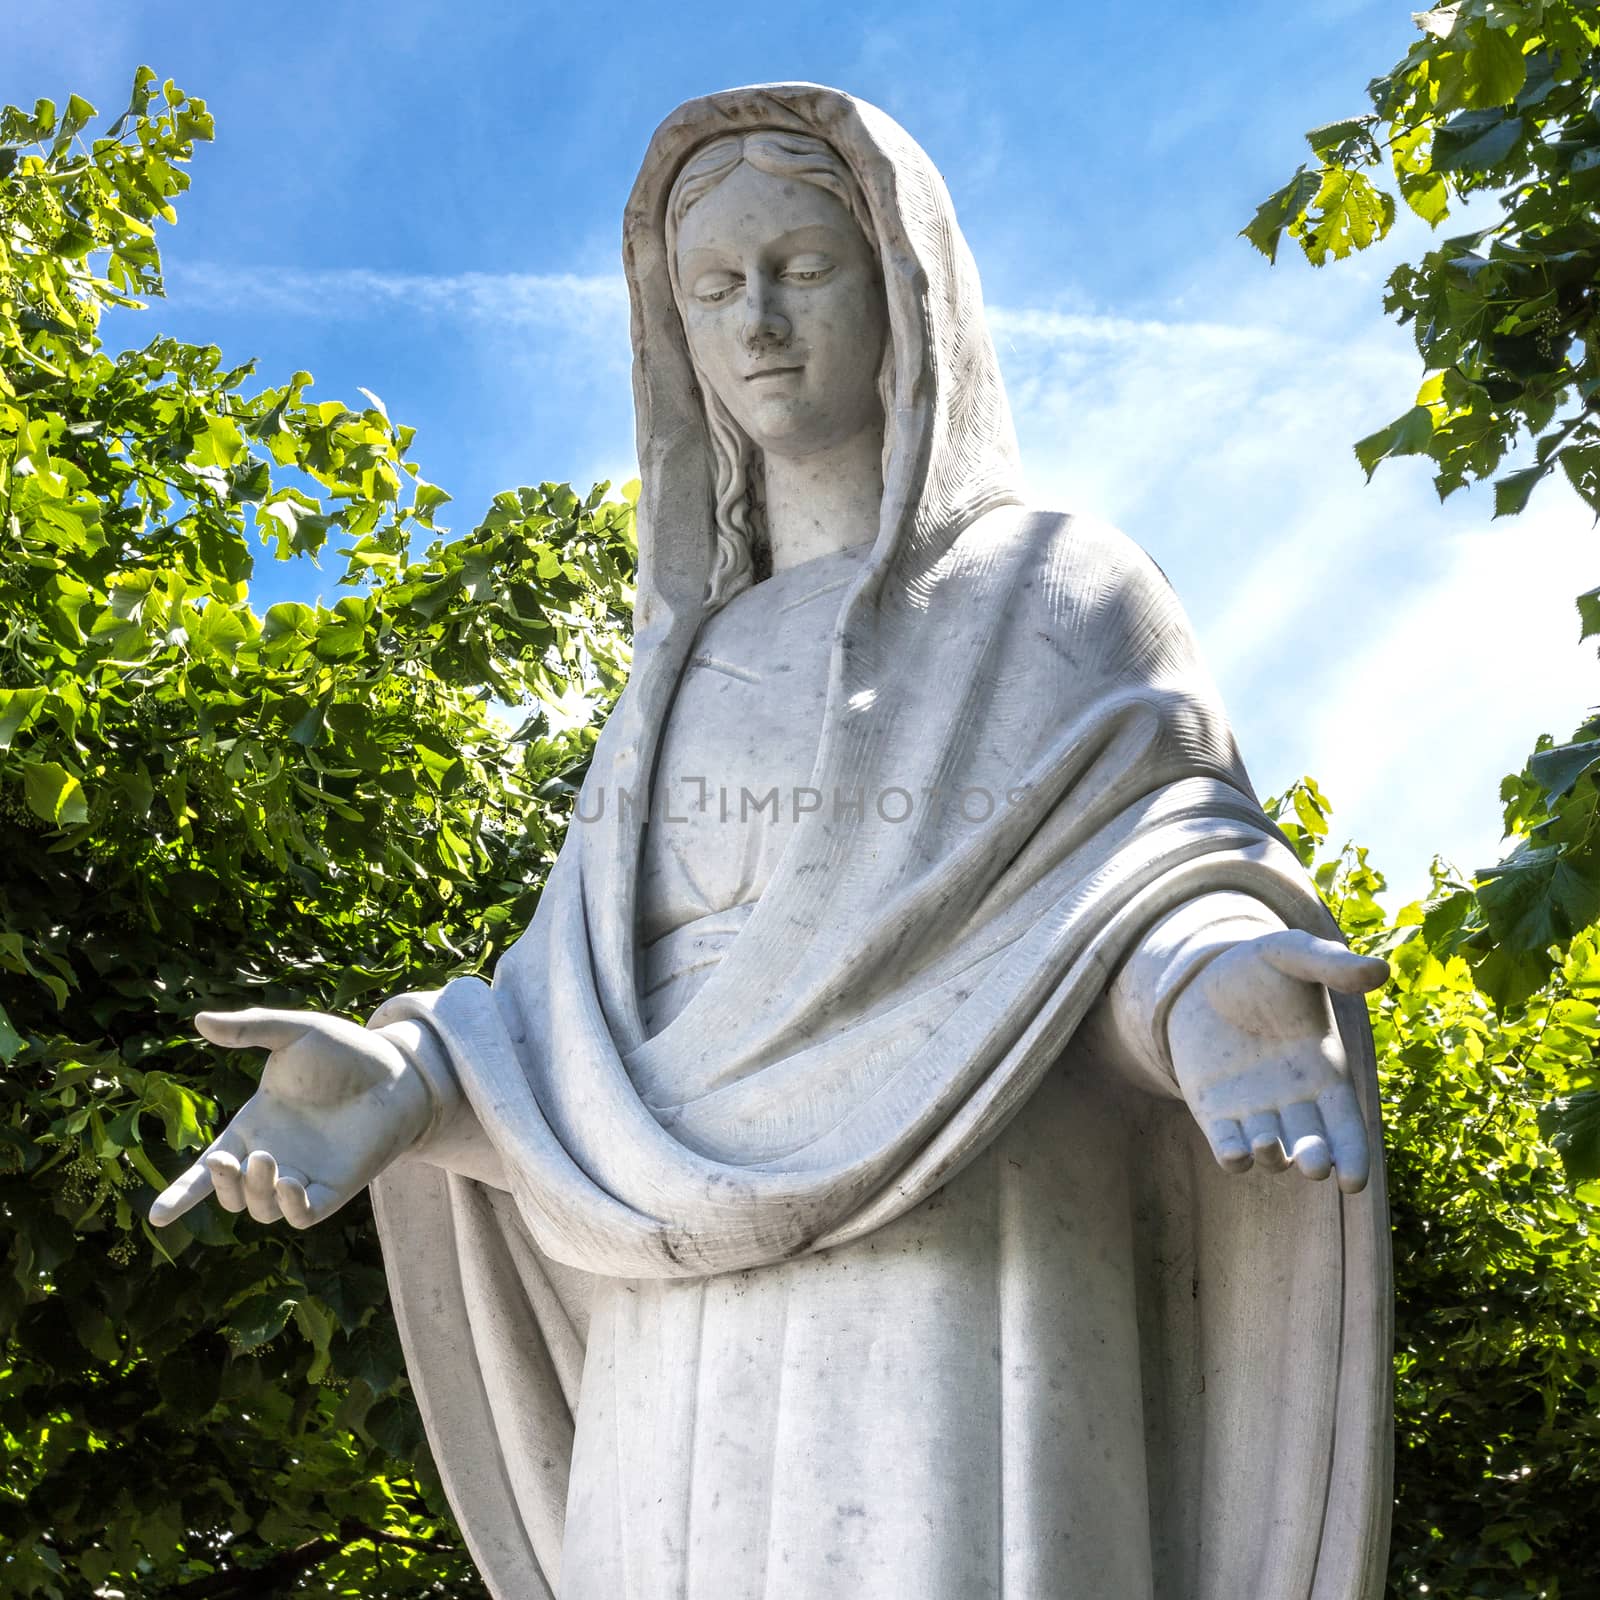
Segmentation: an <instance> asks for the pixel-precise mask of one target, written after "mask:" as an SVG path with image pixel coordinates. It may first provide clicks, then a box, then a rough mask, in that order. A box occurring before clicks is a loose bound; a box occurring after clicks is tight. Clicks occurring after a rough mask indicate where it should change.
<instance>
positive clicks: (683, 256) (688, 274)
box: [678, 163, 888, 456]
mask: <svg viewBox="0 0 1600 1600" xmlns="http://www.w3.org/2000/svg"><path fill="white" fill-rule="evenodd" d="M678 281H679V283H680V284H681V286H682V290H683V301H684V327H685V331H686V332H687V334H688V338H689V352H690V354H691V355H692V356H693V358H694V364H695V367H696V368H697V369H698V372H699V375H700V380H701V382H702V383H705V384H708V385H709V386H710V388H711V390H712V392H713V393H714V394H715V395H716V396H717V398H718V399H719V400H721V401H722V403H723V404H724V405H725V406H726V407H727V408H728V410H729V411H730V412H732V414H733V417H734V420H735V421H736V422H737V423H738V424H739V426H740V427H741V428H743V429H744V431H745V432H746V433H747V434H749V436H750V437H751V439H752V440H753V441H754V442H755V443H756V445H758V446H759V447H760V448H761V449H762V450H764V451H768V452H770V453H772V454H774V455H779V456H807V455H812V454H814V453H815V452H817V451H819V450H826V449H829V448H830V447H832V446H834V445H838V444H842V443H844V442H845V441H846V440H848V439H851V438H854V437H855V435H856V434H858V433H859V432H860V431H861V430H862V429H863V428H866V427H869V426H873V425H875V424H880V423H881V422H882V418H883V407H882V402H881V401H880V400H879V398H878V368H879V365H880V363H881V361H882V357H883V345H884V340H885V338H886V337H887V334H888V310H887V306H886V304H885V301H884V293H883V284H882V282H881V280H880V278H879V276H878V269H877V264H876V262H875V261H874V259H873V255H872V250H871V247H870V246H869V245H868V243H867V241H866V239H865V238H864V237H863V235H862V232H861V229H860V228H859V227H858V226H857V224H856V221H855V218H854V217H852V216H851V215H850V211H849V208H848V207H847V206H845V204H844V203H843V202H842V201H840V200H837V199H835V198H834V196H833V195H831V194H829V193H828V192H827V191H826V190H825V189H819V188H817V187H816V186H815V185H814V184H810V183H804V182H800V181H798V180H796V179H789V178H775V177H772V176H771V175H770V174H768V173H765V172H762V171H760V170H758V169H757V168H755V167H753V166H750V165H749V164H748V163H746V164H742V165H740V166H739V167H736V168H735V169H734V171H733V172H732V173H731V174H730V175H729V176H728V177H726V178H724V179H723V181H722V182H721V183H719V184H718V185H717V186H716V188H714V189H712V190H711V191H710V193H708V194H705V195H703V196H702V197H701V198H700V199H699V200H697V201H696V202H695V204H694V205H692V206H691V207H690V208H689V212H688V215H687V216H685V217H684V219H683V224H682V226H681V227H680V228H679V230H678Z"/></svg>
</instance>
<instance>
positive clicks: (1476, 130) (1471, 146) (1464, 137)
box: [1433, 111, 1527, 176]
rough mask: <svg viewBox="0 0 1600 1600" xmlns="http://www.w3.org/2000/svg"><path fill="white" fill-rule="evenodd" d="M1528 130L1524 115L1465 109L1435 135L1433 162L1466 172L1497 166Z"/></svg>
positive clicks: (1446, 169)
mask: <svg viewBox="0 0 1600 1600" xmlns="http://www.w3.org/2000/svg"><path fill="white" fill-rule="evenodd" d="M1526 132H1527V125H1526V124H1525V123H1524V122H1523V120H1522V118H1520V117H1516V116H1508V115H1507V114H1506V113H1504V112H1502V111H1463V112H1461V113H1459V115H1457V116H1454V117H1452V118H1451V119H1450V121H1449V122H1447V123H1446V124H1445V125H1444V126H1443V127H1442V128H1440V129H1439V131H1438V132H1437V133H1436V134H1435V135H1434V140H1433V165H1434V168H1435V169H1436V170H1437V171H1439V172H1459V173H1464V174H1467V175H1469V176H1470V175H1475V174H1478V173H1484V172H1488V171H1489V170H1490V169H1491V168H1494V167H1497V166H1499V165H1500V163H1501V162H1502V161H1504V160H1505V159H1506V157H1507V156H1509V155H1510V154H1511V152H1512V151H1513V150H1514V149H1515V148H1516V147H1517V145H1518V144H1519V143H1520V142H1521V140H1522V137H1523V135H1524V134H1525V133H1526Z"/></svg>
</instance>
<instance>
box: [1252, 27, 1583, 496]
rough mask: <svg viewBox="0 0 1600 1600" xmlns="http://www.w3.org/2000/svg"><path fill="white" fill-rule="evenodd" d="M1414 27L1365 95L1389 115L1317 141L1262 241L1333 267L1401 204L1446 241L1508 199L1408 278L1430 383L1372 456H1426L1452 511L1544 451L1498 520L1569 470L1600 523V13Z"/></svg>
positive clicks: (1367, 454) (1407, 294)
mask: <svg viewBox="0 0 1600 1600" xmlns="http://www.w3.org/2000/svg"><path fill="white" fill-rule="evenodd" d="M1415 20H1416V24H1417V27H1418V28H1419V29H1420V31H1421V37H1420V38H1419V39H1418V40H1417V41H1416V43H1414V44H1413V45H1412V46H1411V48H1410V49H1409V50H1408V51H1407V52H1406V55H1405V58H1404V60H1402V61H1401V62H1399V63H1398V64H1397V65H1396V66H1394V67H1393V68H1391V69H1390V70H1389V71H1388V72H1387V73H1385V74H1384V75H1383V76H1382V77H1379V78H1374V79H1373V80H1372V82H1371V83H1370V84H1368V85H1367V97H1368V100H1369V102H1370V104H1371V107H1372V109H1371V110H1370V111H1366V112H1362V113H1361V114H1359V115H1357V116H1353V117H1346V118H1344V119H1343V120H1341V121H1338V122H1330V123H1328V124H1326V125H1325V126H1323V127H1320V128H1314V129H1312V130H1311V132H1310V133H1308V134H1307V135H1306V139H1307V141H1308V143H1309V144H1310V146H1311V151H1312V155H1313V157H1314V162H1313V163H1303V164H1302V165H1301V166H1300V167H1299V168H1297V169H1296V171H1295V174H1294V176H1293V177H1292V178H1291V179H1290V180H1289V181H1288V183H1286V184H1285V185H1284V186H1283V187H1282V188H1281V189H1279V190H1278V191H1277V192H1276V193H1275V194H1273V195H1272V196H1271V197H1270V198H1268V199H1267V200H1266V201H1264V202H1263V203H1262V205H1261V206H1260V208H1259V209H1258V210H1257V212H1256V215H1255V218H1254V220H1253V221H1252V222H1251V223H1250V224H1249V226H1248V227H1246V228H1245V230H1244V233H1245V236H1246V237H1247V238H1248V239H1249V240H1250V241H1251V242H1252V243H1253V244H1254V245H1255V246H1256V247H1257V248H1258V249H1259V250H1261V251H1262V252H1264V253H1265V254H1266V255H1267V256H1268V257H1269V259H1276V256H1277V251H1278V248H1279V245H1280V244H1281V242H1282V239H1283V236H1284V235H1285V234H1287V235H1288V236H1289V237H1290V238H1291V239H1293V240H1294V241H1295V242H1296V243H1297V244H1298V245H1299V246H1300V248H1301V249H1302V250H1303V251H1304V253H1305V255H1306V257H1307V259H1308V260H1310V261H1311V262H1312V264H1313V265H1315V266H1321V265H1322V264H1323V263H1324V262H1326V261H1328V260H1329V259H1333V260H1338V259H1341V258H1343V257H1346V256H1348V255H1350V254H1352V253H1353V252H1355V251H1358V250H1365V249H1367V248H1368V247H1369V246H1370V245H1372V244H1373V243H1375V242H1376V241H1377V240H1379V239H1381V238H1383V236H1384V235H1385V234H1387V233H1388V231H1389V228H1390V226H1391V225H1392V224H1393V222H1394V218H1395V214H1396V202H1395V192H1398V194H1399V196H1400V199H1401V200H1403V201H1404V202H1405V204H1406V205H1407V206H1409V207H1410V208H1411V210H1413V211H1414V212H1415V213H1416V214H1417V215H1418V216H1419V217H1421V218H1422V219H1423V220H1424V221H1425V222H1427V223H1428V224H1429V225H1430V226H1432V227H1437V226H1438V225H1439V224H1440V223H1442V222H1444V221H1445V220H1446V219H1447V218H1448V217H1449V216H1450V214H1451V208H1452V206H1458V205H1460V204H1461V203H1462V202H1464V201H1467V200H1469V199H1473V198H1476V197H1480V196H1481V197H1484V198H1485V199H1488V198H1490V197H1493V199H1494V200H1496V201H1497V202H1498V209H1499V215H1498V216H1497V217H1496V218H1495V219H1494V220H1492V221H1490V222H1488V223H1486V224H1485V225H1484V226H1482V227H1478V228H1474V229H1473V230H1472V231H1471V232H1469V233H1464V234H1460V235H1457V236H1455V237H1453V238H1449V239H1446V240H1445V241H1444V242H1443V243H1442V244H1440V245H1438V246H1437V247H1436V248H1434V249H1432V250H1430V251H1429V252H1428V253H1427V254H1426V255H1425V256H1424V257H1423V258H1422V260H1421V261H1420V262H1417V263H1415V264H1406V265H1402V266H1400V267H1398V268H1397V269H1396V270H1395V272H1394V274H1393V275H1392V276H1391V277H1390V279H1389V292H1388V296H1387V298H1386V299H1385V301H1384V308H1385V310H1387V311H1389V312H1390V313H1392V314H1393V315H1394V316H1396V317H1398V318H1399V320H1400V321H1401V322H1402V323H1408V324H1410V326H1411V328H1412V330H1413V332H1414V333H1415V336H1416V343H1417V350H1418V352H1419V353H1420V354H1421V356H1422V360H1423V365H1424V368H1425V370H1426V377H1425V378H1424V381H1423V384H1422V387H1421V389H1420V390H1419V391H1418V393H1417V397H1416V403H1415V404H1414V405H1413V406H1412V407H1411V408H1410V409H1409V410H1407V411H1406V412H1404V413H1403V414H1402V415H1401V416H1399V417H1398V418H1396V420H1395V421H1394V422H1392V423H1390V424H1389V426H1388V427H1386V428H1382V429H1380V430H1379V431H1378V432H1376V433H1374V434H1373V435H1371V437H1369V438H1366V439H1363V440H1362V441H1361V442H1360V443H1359V444H1358V445H1357V446H1356V454H1357V456H1358V457H1359V459H1360V461H1361V464H1362V466H1363V467H1365V468H1366V470H1367V473H1368V475H1369V476H1370V475H1371V473H1372V472H1373V470H1374V469H1375V468H1376V467H1377V465H1378V464H1379V462H1381V461H1384V460H1387V459H1389V458H1390V457H1393V456H1403V455H1425V456H1428V457H1430V458H1431V459H1432V460H1433V462H1434V464H1435V466H1436V468H1437V471H1436V473H1435V476H1434V483H1435V484H1436V486H1437V487H1438V490H1439V493H1440V495H1441V497H1443V496H1446V495H1450V494H1452V493H1454V492H1455V491H1456V490H1457V489H1459V488H1461V487H1462V486H1463V485H1464V484H1467V483H1470V482H1474V481H1479V480H1486V479H1488V478H1490V477H1492V476H1493V474H1494V473H1495V472H1496V471H1497V470H1498V468H1499V467H1500V465H1501V463H1502V461H1503V460H1504V459H1505V456H1506V454H1507V452H1508V451H1509V450H1510V449H1511V448H1512V447H1513V446H1514V445H1515V444H1517V443H1518V442H1519V441H1522V442H1532V443H1534V446H1535V448H1534V461H1533V463H1532V464H1531V465H1528V466H1525V467H1521V468H1519V469H1518V470H1516V471H1514V472H1510V473H1508V474H1506V475H1505V476H1503V477H1501V478H1500V479H1499V480H1498V481H1497V482H1496V483H1495V514H1496V515H1497V516H1504V515H1507V514H1509V513H1512V512H1516V511H1520V510H1521V509H1522V508H1523V507H1524V506H1525V505H1526V504H1527V502H1528V497H1529V495H1530V494H1532V492H1533V489H1534V487H1535V485H1536V484H1537V483H1538V482H1539V481H1540V480H1541V479H1542V478H1544V477H1546V476H1548V475H1549V474H1550V473H1552V472H1554V471H1555V470H1556V469H1557V468H1558V467H1559V468H1560V470H1561V472H1562V473H1563V474H1564V475H1565V477H1566V478H1567V480H1568V481H1569V482H1570V483H1571V485H1572V487H1573V488H1574V489H1576V490H1577V491H1578V493H1579V494H1580V495H1582V496H1583V498H1584V499H1585V500H1586V501H1587V502H1588V504H1589V505H1590V506H1591V507H1592V508H1593V509H1594V511H1595V512H1596V514H1597V515H1600V349H1597V348H1596V334H1597V331H1600V103H1597V95H1600V5H1597V4H1596V3H1595V0H1453V3H1450V4H1444V5H1436V6H1435V7H1434V8H1433V9H1432V10H1430V11H1422V12H1418V13H1416V18H1415ZM1385 168H1387V171H1388V177H1387V179H1385V178H1384V176H1383V174H1384V170H1385ZM1391 185H1392V187H1391Z"/></svg>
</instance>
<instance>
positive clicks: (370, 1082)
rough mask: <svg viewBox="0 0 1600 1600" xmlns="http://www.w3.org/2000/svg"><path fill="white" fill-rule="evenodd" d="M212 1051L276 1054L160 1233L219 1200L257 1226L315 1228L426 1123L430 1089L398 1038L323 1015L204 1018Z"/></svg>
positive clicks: (179, 1193) (181, 1184)
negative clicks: (210, 1199)
mask: <svg viewBox="0 0 1600 1600" xmlns="http://www.w3.org/2000/svg"><path fill="white" fill-rule="evenodd" d="M195 1026H196V1027H197V1028H198V1029H199V1030H200V1032H201V1033H202V1034H203V1035H204V1036H205V1037H206V1038H207V1039H209V1040H210V1041H211V1042H212V1043H213V1044H220V1045H228V1046H231V1047H232V1048H234V1049H249V1048H251V1047H252V1046H254V1047H257V1048H260V1049H263V1050H269V1051H271V1054H270V1055H269V1056H268V1057H267V1064H266V1066H265V1067H264V1068H263V1069H262V1073H261V1086H260V1087H259V1088H258V1089H257V1090H256V1092H255V1094H253V1095H252V1096H251V1097H250V1099H249V1100H247V1101H246V1102H245V1103H244V1105H243V1106H242V1107H241V1108H240V1110H239V1114H238V1115H237V1116H236V1117H235V1118H234V1119H233V1121H232V1122H230V1123H229V1124H228V1126H227V1127H226V1128H225V1129H223V1131H222V1133H221V1135H220V1136H219V1137H218V1138H217V1139H216V1140H215V1141H214V1142H213V1143H212V1145H211V1147H210V1148H209V1149H208V1150H206V1151H205V1152H204V1154H202V1155H201V1157H200V1159H199V1160H198V1161H197V1162H195V1164H194V1165H193V1166H192V1167H190V1168H189V1170H188V1171H187V1172H185V1173H183V1175H182V1176H181V1177H179V1178H178V1179H177V1180H176V1181H175V1182H173V1183H172V1184H170V1185H169V1186H168V1187H167V1188H166V1189H164V1190H163V1191H162V1192H161V1193H160V1194H159V1195H158V1196H157V1197H156V1200H155V1203H154V1204H153V1205H152V1206H151V1207H150V1220H151V1222H152V1223H154V1224H155V1225H156V1226H157V1227H161V1226H162V1225H163V1224H165V1223H168V1222H171V1221H172V1220H173V1218H175V1217H181V1216H182V1215H183V1213H184V1212H185V1211H187V1210H188V1209H189V1208H190V1207H191V1206H194V1205H198V1204H199V1203H200V1201H202V1200H204V1199H205V1198H206V1196H207V1195H209V1194H213V1193H214V1194H215V1195H216V1197H217V1200H218V1202H219V1203H220V1204H221V1205H222V1206H223V1207H225V1208H226V1209H227V1210H229V1211H248V1212H249V1213H250V1215H251V1216H252V1217H254V1218H255V1219H256V1221H257V1222H276V1221H277V1220H278V1219H279V1218H280V1217H282V1218H283V1219H284V1220H285V1221H287V1222H288V1223H289V1224H290V1225H291V1226H292V1227H296V1228H309V1227H310V1226H311V1224H312V1223H314V1222H321V1221H322V1219H323V1218H324V1217H326V1216H329V1215H331V1214H332V1213H333V1212H335V1211H337V1210H338V1209H339V1207H340V1206H342V1205H343V1204H344V1203H345V1202H346V1201H347V1200H349V1199H351V1198H352V1197H353V1196H355V1195H356V1194H359V1193H360V1191H361V1190H362V1189H364V1188H365V1187H366V1186H367V1184H369V1183H370V1182H371V1181H372V1180H373V1179H374V1178H375V1177H377V1175H378V1174H379V1173H380V1172H381V1171H383V1169H384V1168H385V1167H386V1166H388V1165H389V1163H390V1162H391V1161H392V1160H394V1158H395V1157H396V1156H397V1155H399V1154H400V1153H401V1152H402V1151H404V1150H405V1149H406V1148H407V1147H408V1146H410V1145H411V1144H413V1143H414V1142H415V1141H416V1139H417V1138H418V1136H419V1135H420V1134H421V1133H422V1131H423V1129H424V1128H425V1127H426V1126H427V1124H428V1118H429V1115H430V1106H429V1099H428V1090H427V1087H426V1085H425V1084H424V1083H423V1082H422V1079H421V1077H420V1075H419V1074H418V1072H417V1070H416V1069H415V1068H414V1067H413V1066H412V1065H411V1064H410V1063H409V1062H408V1061H407V1060H406V1058H405V1056H404V1055H403V1054H402V1053H401V1051H400V1050H399V1048H398V1047H397V1046H396V1045H395V1044H394V1043H393V1041H392V1040H389V1039H386V1038H384V1037H383V1035H382V1034H381V1033H374V1032H372V1031H371V1030H369V1029H367V1028H363V1027H361V1026H359V1025H358V1024H356V1023H354V1022H349V1021H347V1020H345V1019H344V1018H343V1017H330V1016H327V1015H324V1014H323V1013H321V1012H317V1011H272V1010H267V1009H264V1008H260V1009H254V1010H249V1011H202V1012H200V1013H199V1015H198V1016H196V1018H195Z"/></svg>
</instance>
